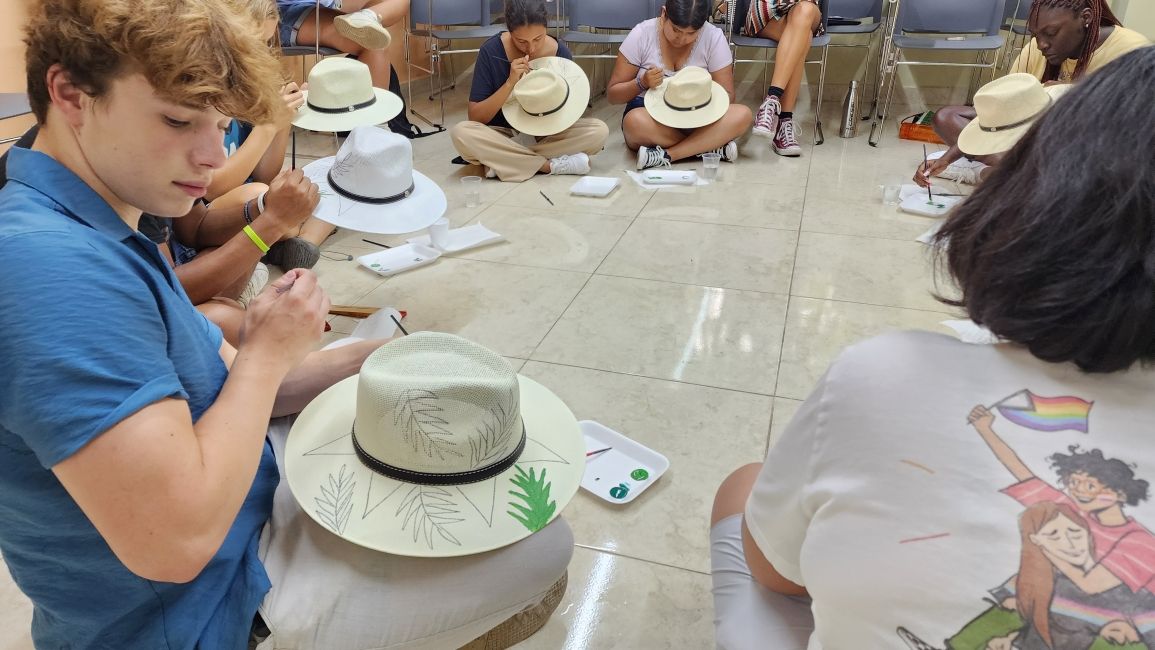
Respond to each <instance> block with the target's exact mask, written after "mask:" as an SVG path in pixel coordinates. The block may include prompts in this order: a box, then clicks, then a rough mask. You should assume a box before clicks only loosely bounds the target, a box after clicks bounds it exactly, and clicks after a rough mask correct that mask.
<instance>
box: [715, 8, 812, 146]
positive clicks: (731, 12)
mask: <svg viewBox="0 0 1155 650" xmlns="http://www.w3.org/2000/svg"><path fill="white" fill-rule="evenodd" d="M828 1H829V0H820V1H819V3H818V6H819V8H820V9H821V10H822V23H823V26H826V25H828V24H829V14H830V12H829V11H828V10H827V5H828ZM749 11H750V0H730V4H729V6H728V7H727V13H728V15H727V18H726V23H727V25H729V29H728V31H729V34H730V49H731V50H733V51H734V64H735V65H737V64H739V63H757V64H761V65H769V64H770V63H771V62H772V59H770V55H769V52H770V51H771V50H776V49H778V42H777V41H772V40H770V39H767V38H758V37H754V36H743V35H742V26H743V24H744V23H745V22H746V14H747V13H748V12H749ZM739 47H751V48H758V49H761V50H765V51H766V52H767V55H766V58H765V59H761V58H758V59H739V58H738V48H739ZM810 48H811V51H813V50H814V49H815V48H817V49H818V50H820V51H821V52H822V57H821V58H818V59H811V58H807V59H806V63H807V64H812V65H817V66H820V68H819V69H820V72H819V76H818V101H817V102H815V104H814V144H816V145H818V144H822V143H823V142H825V141H826V139H825V138H824V137H823V135H822V88H823V87H824V86H825V85H826V57H827V55H828V54H829V53H830V32H829V31H827V32H826V33H825V34H823V35H822V36H818V37H816V38H815V39H814V40H813V42H811V43H810Z"/></svg>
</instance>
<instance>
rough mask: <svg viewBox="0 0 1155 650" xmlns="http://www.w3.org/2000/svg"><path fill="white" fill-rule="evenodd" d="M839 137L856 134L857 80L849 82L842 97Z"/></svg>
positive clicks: (849, 136) (848, 136)
mask: <svg viewBox="0 0 1155 650" xmlns="http://www.w3.org/2000/svg"><path fill="white" fill-rule="evenodd" d="M838 135H839V137H843V138H853V137H855V136H857V135H858V81H857V80H853V81H851V82H850V88H847V89H846V97H844V98H842V127H841V128H840V129H838Z"/></svg>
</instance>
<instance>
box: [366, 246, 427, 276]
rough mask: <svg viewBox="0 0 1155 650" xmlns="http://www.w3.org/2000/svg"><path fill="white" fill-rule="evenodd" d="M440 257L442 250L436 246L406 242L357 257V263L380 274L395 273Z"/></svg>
mask: <svg viewBox="0 0 1155 650" xmlns="http://www.w3.org/2000/svg"><path fill="white" fill-rule="evenodd" d="M439 257H441V251H439V250H437V249H436V248H433V247H430V246H422V245H421V244H405V245H404V246H395V247H393V248H388V249H385V250H383V251H379V252H376V253H370V254H368V255H362V256H361V257H358V258H357V263H358V264H360V265H361V266H364V267H365V268H367V269H369V270H370V271H373V272H374V273H377V274H379V275H394V274H396V273H401V272H402V271H408V270H410V269H415V268H417V267H419V266H425V265H426V264H431V263H433V262H435V261H436V260H437V258H439Z"/></svg>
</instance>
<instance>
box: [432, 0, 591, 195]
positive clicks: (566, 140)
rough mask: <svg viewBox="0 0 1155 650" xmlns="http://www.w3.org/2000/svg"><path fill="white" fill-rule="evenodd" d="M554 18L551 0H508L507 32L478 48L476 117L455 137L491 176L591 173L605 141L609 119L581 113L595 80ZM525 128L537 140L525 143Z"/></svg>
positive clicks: (472, 106) (472, 96) (472, 93)
mask: <svg viewBox="0 0 1155 650" xmlns="http://www.w3.org/2000/svg"><path fill="white" fill-rule="evenodd" d="M548 25H549V14H548V13H547V12H546V8H545V0H506V1H505V28H506V30H507V31H504V32H502V33H500V34H497V35H495V36H491V37H490V38H489V40H487V41H485V43H484V44H482V46H481V49H480V50H479V51H478V53H477V63H476V64H475V65H474V69H473V86H472V87H471V88H470V90H469V119H468V120H466V121H464V122H458V123H457V124H455V125H453V128H452V129H450V131H449V136H450V138H451V139H452V140H453V146H454V147H455V148H456V149H457V153H459V154H461V157H462V158H464V159H465V161H466V162H468V163H470V164H473V165H480V166H482V167H484V168H485V175H486V176H487V177H489V178H499V179H501V180H503V181H518V182H520V181H524V180H526V179H529V178H533V176H534V175H536V174H577V175H582V174H588V173H589V172H590V156H592V155H594V154H596V153H597V152H599V151H601V150H602V148H603V147H605V144H606V137H607V136H609V132H610V131H609V127H607V126H606V123H605V122H603V121H601V120H598V119H594V118H589V117H582V114H583V113H584V112H585V109H586V102H588V101H589V79H588V78H586V76H585V73H584V72H582V69H581V68H580V67H578V66H577V65H576V64H574V63H573V55H572V54H570V51H569V48H567V47H566V46H565V43H560V42H558V40H557V39H555V38H554V37H552V36H550V35H549V31H548V29H547V26H548ZM519 133H521V134H526V135H528V136H531V137H532V138H533V140H532V142H528V141H527V142H524V143H523V142H518V141H517V139H516V138H517V136H518V135H519Z"/></svg>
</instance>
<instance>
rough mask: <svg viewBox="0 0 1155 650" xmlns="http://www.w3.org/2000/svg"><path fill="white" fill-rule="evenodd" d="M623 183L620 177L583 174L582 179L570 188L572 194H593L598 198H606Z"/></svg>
mask: <svg viewBox="0 0 1155 650" xmlns="http://www.w3.org/2000/svg"><path fill="white" fill-rule="evenodd" d="M621 184H622V180H621V179H620V178H612V177H610V176H583V177H582V178H581V180H579V181H578V182H576V183H574V184H573V187H571V188H569V193H570V194H576V195H578V196H593V197H597V198H599V199H600V198H604V197H606V196H609V194H610V192H613V191H614V190H616V189H618V186H619V185H621Z"/></svg>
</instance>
